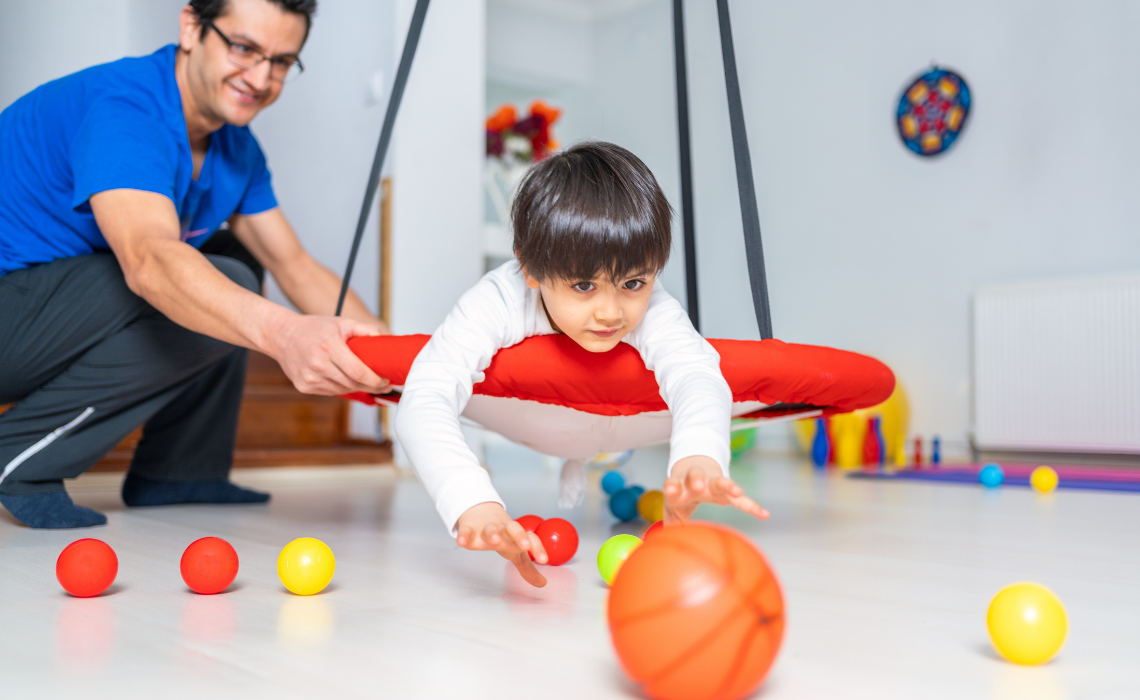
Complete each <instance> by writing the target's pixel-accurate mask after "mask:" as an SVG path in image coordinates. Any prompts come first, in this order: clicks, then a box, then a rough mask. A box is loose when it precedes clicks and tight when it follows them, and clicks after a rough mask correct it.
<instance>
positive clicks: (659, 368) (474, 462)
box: [395, 142, 768, 586]
mask: <svg viewBox="0 0 1140 700" xmlns="http://www.w3.org/2000/svg"><path fill="white" fill-rule="evenodd" d="M672 213H673V212H672V209H671V208H670V207H669V202H668V201H667V200H666V199H665V195H664V194H663V193H662V192H661V188H660V187H659V186H658V185H657V181H656V179H654V177H653V174H652V173H651V172H650V171H649V169H648V168H647V167H645V164H644V163H642V162H641V161H640V160H639V159H638V158H637V156H635V155H633V154H632V153H630V152H629V151H627V150H625V149H624V148H621V147H620V146H615V145H614V144H610V143H601V142H591V143H582V144H579V145H577V146H574V147H573V148H570V149H569V150H567V151H565V152H563V153H559V154H557V155H554V156H551V157H550V158H547V159H546V160H544V161H542V162H541V163H539V164H537V165H535V166H534V167H532V168H531V169H530V171H529V172H528V173H527V175H526V177H525V178H524V179H523V181H522V183H521V185H520V186H519V190H518V193H517V194H516V196H515V200H514V204H513V205H512V210H511V218H512V225H513V227H514V250H515V256H516V257H517V261H512V262H509V263H507V264H505V265H503V266H502V267H500V268H498V269H496V270H494V271H492V272H489V273H487V275H486V276H484V277H483V279H482V280H480V281H479V283H478V284H477V285H475V286H474V287H472V288H471V289H470V290H469V291H468V292H467V293H466V294H464V295H463V297H462V298H461V299H460V300H459V303H458V304H456V306H455V309H454V310H453V311H452V312H451V313H450V314H449V315H448V317H447V319H446V320H445V321H444V322H443V325H441V326H440V327H439V329H438V330H436V332H435V333H434V334H433V335H432V337H431V340H430V341H429V342H428V344H427V345H426V346H425V347H424V349H423V350H422V351H421V352H420V354H419V355H418V356H417V357H416V360H415V362H414V363H413V364H412V368H411V371H410V372H409V373H408V378H407V381H406V382H405V384H404V390H403V396H402V397H401V399H400V408H399V411H397V415H396V426H395V427H396V434H397V435H398V436H399V439H400V443H401V444H402V445H403V447H404V450H405V451H406V452H407V454H408V457H409V459H410V460H411V463H412V466H413V468H414V469H415V470H416V473H417V474H418V475H419V477H420V480H421V481H422V482H423V484H424V486H425V487H426V488H427V491H428V494H429V495H431V497H432V499H433V500H434V501H435V504H436V508H437V509H438V510H439V514H440V515H441V516H442V517H443V521H444V523H445V524H446V525H447V527H448V528H449V529H450V530H451V534H452V535H454V536H455V537H456V542H457V543H458V544H459V546H460V547H464V548H466V549H472V550H488V549H491V550H495V551H496V552H498V553H499V554H500V555H502V556H503V557H504V558H506V559H509V560H510V561H511V562H512V563H514V565H515V566H516V567H517V568H518V570H519V573H520V574H522V576H523V578H524V579H526V580H527V581H528V582H530V583H531V584H533V585H535V586H542V585H545V583H546V579H545V578H543V576H542V575H541V574H540V573H539V572H538V570H537V569H536V568H535V566H534V563H533V562H532V561H531V559H530V557H529V556H527V554H528V552H530V553H532V554H533V555H534V558H535V560H536V561H538V563H540V564H544V563H546V561H547V556H546V552H545V550H544V549H543V546H542V542H541V541H540V540H539V539H538V537H537V536H536V535H534V534H530V533H527V532H526V531H525V530H523V528H522V526H520V525H519V524H518V523H517V522H515V521H514V520H513V519H512V518H511V516H509V515H507V511H506V508H505V506H504V504H503V501H502V499H500V498H499V495H498V493H496V492H495V489H494V487H492V485H491V480H490V477H489V476H488V474H487V472H486V471H485V470H484V469H483V468H482V467H481V466H480V465H479V460H478V459H477V458H476V457H475V455H474V453H472V451H471V449H470V448H469V447H468V446H467V443H466V442H465V441H464V439H463V434H462V432H461V431H460V428H459V415H460V413H462V412H463V409H464V407H465V406H466V405H467V401H468V400H469V399H470V398H471V393H472V386H473V385H474V384H475V383H476V382H479V381H482V379H483V376H482V371H483V370H484V369H486V368H487V366H488V365H489V364H490V363H491V358H492V357H494V355H495V353H496V352H498V351H499V350H500V349H502V348H505V347H510V346H511V345H514V344H515V343H518V342H520V341H521V340H523V339H524V338H527V337H529V336H532V335H543V334H551V333H563V334H565V335H567V336H569V337H570V338H571V339H572V340H574V341H575V342H576V343H578V344H579V345H581V346H582V347H583V348H585V349H586V350H589V351H591V352H606V351H608V350H610V349H612V348H614V347H615V346H616V345H617V344H618V343H619V342H626V343H629V344H630V345H632V346H633V347H635V348H636V349H637V350H638V352H639V353H641V356H642V358H643V359H644V360H645V366H646V367H648V368H649V369H650V370H652V371H653V372H654V373H655V374H656V377H657V383H658V385H659V386H660V387H661V397H662V398H663V399H664V400H665V403H666V404H667V405H668V406H669V411H670V413H671V414H672V418H673V431H672V435H671V439H670V454H669V478H668V479H666V481H665V488H664V492H665V522H666V524H670V523H673V522H684V521H686V520H688V518H689V516H690V515H692V513H693V511H694V510H695V509H696V507H697V505H699V504H700V503H702V502H708V503H718V504H721V505H733V506H735V507H737V508H740V509H741V510H743V511H745V512H748V513H751V514H753V515H755V516H756V517H758V518H766V517H768V514H767V512H765V511H764V509H763V508H761V507H760V506H759V505H757V504H756V503H755V502H754V501H753V500H752V499H750V498H748V497H747V496H745V495H744V492H743V491H742V490H741V488H740V487H739V486H738V485H737V484H736V483H735V482H733V481H732V480H731V479H730V478H728V462H729V458H730V454H731V453H730V451H729V424H730V420H731V419H730V410H731V407H732V393H731V392H730V391H729V388H728V384H727V383H726V382H725V380H724V377H723V376H722V375H721V373H720V357H719V355H717V352H716V350H714V349H713V347H712V346H711V345H709V343H708V342H707V341H706V340H705V339H704V338H702V337H701V336H700V335H699V334H698V333H697V331H696V330H695V329H694V328H693V326H692V324H691V323H690V322H689V317H688V316H687V315H686V313H685V311H684V309H682V308H681V305H680V304H679V303H677V301H676V300H675V299H673V297H671V296H669V293H668V292H666V291H665V290H664V289H663V288H662V287H661V286H660V285H657V284H655V281H656V276H657V274H658V273H660V272H661V269H662V268H664V267H665V263H666V261H667V260H668V259H669V249H670V244H671V241H672V231H671V227H670V224H671V219H672Z"/></svg>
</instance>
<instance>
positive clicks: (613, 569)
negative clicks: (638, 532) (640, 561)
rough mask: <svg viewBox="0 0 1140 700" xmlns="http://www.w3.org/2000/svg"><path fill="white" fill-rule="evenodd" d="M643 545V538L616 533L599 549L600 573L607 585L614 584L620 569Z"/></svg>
mask: <svg viewBox="0 0 1140 700" xmlns="http://www.w3.org/2000/svg"><path fill="white" fill-rule="evenodd" d="M640 546H641V538H640V537H634V536H633V535H614V536H613V537H611V538H609V539H608V540H606V543H605V544H603V545H602V548H601V549H599V550H598V573H599V574H601V575H602V580H603V581H605V582H606V585H607V586H608V585H612V584H613V582H614V577H615V576H617V572H618V569H620V568H621V565H622V564H624V563H625V560H626V559H628V558H629V555H630V554H632V553H633V550H635V549H637V548H638V547H640Z"/></svg>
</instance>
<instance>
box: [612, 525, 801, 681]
mask: <svg viewBox="0 0 1140 700" xmlns="http://www.w3.org/2000/svg"><path fill="white" fill-rule="evenodd" d="M608 617H609V623H610V636H611V637H612V638H613V642H614V648H615V649H616V650H617V655H618V659H619V660H620V661H621V665H622V668H624V669H625V672H626V673H628V674H629V676H630V677H631V678H633V679H634V680H635V681H637V682H638V683H641V684H643V685H644V689H645V692H646V693H647V694H649V695H650V696H651V697H654V698H658V700H714V699H715V700H734V699H735V698H740V697H743V696H745V695H748V694H749V693H751V692H752V691H753V690H755V689H756V688H757V687H758V686H759V685H760V683H761V682H762V681H763V680H764V677H765V676H766V675H767V674H768V669H770V668H771V667H772V662H773V661H775V660H776V652H778V651H779V650H780V641H781V640H782V639H783V637H784V596H783V594H782V593H781V592H780V582H779V581H777V580H776V575H775V573H774V572H773V571H772V568H771V567H770V566H769V565H768V561H767V560H766V559H765V558H764V555H763V554H762V553H761V552H760V550H759V549H757V548H756V545H754V544H752V543H751V542H750V541H748V539H746V538H745V537H743V536H742V535H740V534H739V533H738V532H736V531H734V530H731V529H729V528H727V527H723V526H720V525H712V524H709V523H690V524H689V525H687V526H685V527H668V528H665V529H664V530H662V531H661V532H660V533H658V534H656V535H654V536H653V537H652V538H650V539H647V540H646V541H645V544H643V545H641V547H639V548H638V549H637V550H635V551H634V552H633V554H631V555H630V557H629V559H627V560H626V562H625V564H623V565H622V567H621V569H620V570H619V571H618V574H617V578H615V579H614V582H613V587H612V589H611V591H610V601H609V611H608Z"/></svg>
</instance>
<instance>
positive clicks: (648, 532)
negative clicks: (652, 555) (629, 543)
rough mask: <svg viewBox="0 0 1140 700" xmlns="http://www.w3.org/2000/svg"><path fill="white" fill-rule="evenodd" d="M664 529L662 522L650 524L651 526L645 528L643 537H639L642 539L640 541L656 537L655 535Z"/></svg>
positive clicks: (663, 522)
mask: <svg viewBox="0 0 1140 700" xmlns="http://www.w3.org/2000/svg"><path fill="white" fill-rule="evenodd" d="M664 527H665V521H664V520H658V521H657V522H655V523H653V524H652V525H650V526H649V527H647V528H645V534H644V535H642V536H641V538H642V539H645V540H648V539H649V538H650V537H652V536H654V535H656V534H657V533H659V532H661V530H662V529H663V528H664Z"/></svg>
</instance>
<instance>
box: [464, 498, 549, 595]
mask: <svg viewBox="0 0 1140 700" xmlns="http://www.w3.org/2000/svg"><path fill="white" fill-rule="evenodd" d="M455 529H456V530H457V531H458V532H459V536H458V537H456V538H455V543H456V544H458V545H459V546H460V547H463V548H464V549H470V550H475V551H479V550H488V549H493V550H495V551H496V552H498V553H499V556H501V557H502V558H504V559H506V560H507V561H509V562H511V563H512V564H514V565H515V568H516V569H518V570H519V574H521V575H522V577H523V579H525V580H526V582H527V583H529V584H530V585H532V586H534V587H536V588H542V587H543V586H545V585H546V577H545V576H543V575H542V574H540V573H538V569H537V568H536V567H535V565H534V562H533V561H531V560H530V556H528V553H529V554H533V555H534V559H535V561H537V562H538V563H539V564H545V563H546V562H547V556H546V549H545V548H544V547H543V546H542V540H540V539H539V538H538V535H536V534H534V533H533V532H527V531H526V530H524V529H523V526H522V525H519V524H518V523H517V522H515V521H514V520H512V519H511V516H509V515H507V511H506V510H504V509H503V507H502V506H501V505H499V504H498V503H480V504H479V505H477V506H471V507H470V508H468V509H467V510H465V511H464V512H463V515H461V516H459V522H458V523H456V528H455Z"/></svg>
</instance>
